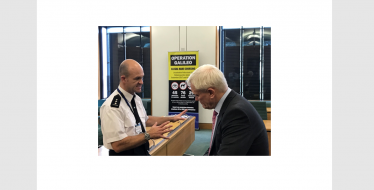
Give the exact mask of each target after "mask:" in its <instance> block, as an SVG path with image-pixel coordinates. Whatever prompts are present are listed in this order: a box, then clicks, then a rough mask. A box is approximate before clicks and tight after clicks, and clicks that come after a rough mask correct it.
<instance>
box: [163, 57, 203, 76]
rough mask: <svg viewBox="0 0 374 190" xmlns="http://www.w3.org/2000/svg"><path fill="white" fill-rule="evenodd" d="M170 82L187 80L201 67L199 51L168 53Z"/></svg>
mask: <svg viewBox="0 0 374 190" xmlns="http://www.w3.org/2000/svg"><path fill="white" fill-rule="evenodd" d="M168 59H169V80H172V81H175V80H187V78H188V77H189V76H190V74H191V73H192V72H193V71H194V70H196V69H197V68H198V67H199V52H198V51H183V52H168Z"/></svg>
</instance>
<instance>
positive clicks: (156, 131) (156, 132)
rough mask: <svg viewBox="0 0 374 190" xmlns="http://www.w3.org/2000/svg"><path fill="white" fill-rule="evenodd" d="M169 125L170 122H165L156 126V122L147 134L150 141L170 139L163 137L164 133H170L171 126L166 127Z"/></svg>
mask: <svg viewBox="0 0 374 190" xmlns="http://www.w3.org/2000/svg"><path fill="white" fill-rule="evenodd" d="M168 123H170V121H167V122H165V123H163V124H161V125H159V126H157V122H155V124H154V125H153V126H152V127H151V129H150V130H149V131H147V132H148V134H149V136H151V139H158V138H164V139H170V138H169V137H165V136H164V133H167V132H170V131H172V130H171V129H170V127H172V125H167V124H168Z"/></svg>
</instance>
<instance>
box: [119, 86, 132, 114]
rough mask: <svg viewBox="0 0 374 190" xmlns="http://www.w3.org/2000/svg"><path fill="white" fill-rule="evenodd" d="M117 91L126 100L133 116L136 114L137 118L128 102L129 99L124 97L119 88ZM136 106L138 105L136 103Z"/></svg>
mask: <svg viewBox="0 0 374 190" xmlns="http://www.w3.org/2000/svg"><path fill="white" fill-rule="evenodd" d="M117 91H118V92H119V93H120V94H121V96H122V98H123V99H125V101H126V104H127V106H129V108H130V110H131V112H132V114H134V116H135V113H134V110H133V109H132V108H131V106H130V104H129V102H128V101H127V99H126V97H125V95H123V94H122V92H121V91H120V90H119V89H118V88H117ZM135 104H136V103H135Z"/></svg>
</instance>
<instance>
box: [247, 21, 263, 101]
mask: <svg viewBox="0 0 374 190" xmlns="http://www.w3.org/2000/svg"><path fill="white" fill-rule="evenodd" d="M243 96H244V97H245V98H247V99H248V100H259V99H260V28H250V29H244V31H243Z"/></svg>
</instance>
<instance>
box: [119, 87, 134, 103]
mask: <svg viewBox="0 0 374 190" xmlns="http://www.w3.org/2000/svg"><path fill="white" fill-rule="evenodd" d="M118 89H119V90H120V91H121V92H122V93H123V95H124V96H125V97H126V99H127V101H128V102H131V100H132V98H133V97H134V95H132V94H130V93H128V92H127V91H126V90H124V89H122V88H121V86H119V85H118Z"/></svg>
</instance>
